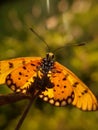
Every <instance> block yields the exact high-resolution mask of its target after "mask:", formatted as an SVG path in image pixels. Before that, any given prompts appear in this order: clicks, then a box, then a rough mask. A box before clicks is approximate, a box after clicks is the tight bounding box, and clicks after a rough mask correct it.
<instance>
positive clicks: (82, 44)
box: [53, 42, 86, 53]
mask: <svg viewBox="0 0 98 130" xmlns="http://www.w3.org/2000/svg"><path fill="white" fill-rule="evenodd" d="M85 44H86V42H81V43H78V44H77V43H71V44H70V43H68V44H66V45H65V46H62V47H59V48H57V49H55V50H54V51H53V52H54V53H55V52H56V51H58V50H60V49H62V48H65V47H68V46H69V47H70V46H84V45H85Z"/></svg>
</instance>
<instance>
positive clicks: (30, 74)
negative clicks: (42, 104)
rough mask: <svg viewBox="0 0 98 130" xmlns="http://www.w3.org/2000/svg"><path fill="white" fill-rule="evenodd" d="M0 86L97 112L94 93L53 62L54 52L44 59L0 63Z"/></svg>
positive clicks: (14, 60)
mask: <svg viewBox="0 0 98 130" xmlns="http://www.w3.org/2000/svg"><path fill="white" fill-rule="evenodd" d="M0 84H6V85H7V86H8V87H9V88H10V89H11V90H12V91H14V92H16V93H24V94H32V93H33V91H34V89H36V90H40V94H39V98H41V99H43V100H44V101H46V102H48V103H50V104H52V105H55V106H66V105H67V104H72V105H74V106H76V107H77V108H79V109H81V110H87V111H94V110H97V109H98V102H97V99H96V97H95V96H94V94H93V93H92V92H91V90H90V89H89V88H88V87H87V86H86V85H85V84H84V83H83V82H82V81H81V80H80V79H79V78H78V77H77V76H76V75H75V74H73V73H72V72H71V71H70V70H69V69H67V68H66V67H65V66H63V65H61V64H60V63H58V62H56V61H55V60H54V54H53V53H51V52H50V53H47V54H46V57H45V58H41V57H23V58H16V59H10V60H4V61H0Z"/></svg>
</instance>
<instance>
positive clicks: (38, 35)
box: [30, 28, 49, 51]
mask: <svg viewBox="0 0 98 130" xmlns="http://www.w3.org/2000/svg"><path fill="white" fill-rule="evenodd" d="M30 30H31V31H32V32H33V33H34V34H35V35H36V36H37V37H38V38H39V39H40V40H41V41H43V43H44V44H45V45H46V47H47V49H48V51H49V46H48V44H47V42H46V41H45V40H44V39H43V38H42V37H41V36H40V35H39V34H38V33H37V32H36V31H35V30H34V29H32V28H30Z"/></svg>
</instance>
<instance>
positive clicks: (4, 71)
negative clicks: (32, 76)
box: [0, 57, 40, 84]
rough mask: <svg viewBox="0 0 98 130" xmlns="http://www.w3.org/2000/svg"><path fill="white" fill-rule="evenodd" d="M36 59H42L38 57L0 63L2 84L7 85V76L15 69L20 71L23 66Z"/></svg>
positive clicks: (0, 82) (0, 81)
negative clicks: (19, 68)
mask: <svg viewBox="0 0 98 130" xmlns="http://www.w3.org/2000/svg"><path fill="white" fill-rule="evenodd" d="M35 59H40V58H38V57H33V58H32V57H23V58H16V59H10V60H4V61H0V84H4V83H5V79H6V76H7V75H8V74H9V73H10V72H12V71H13V70H14V69H16V68H17V69H18V67H20V66H21V65H24V64H26V63H28V62H31V61H33V60H35Z"/></svg>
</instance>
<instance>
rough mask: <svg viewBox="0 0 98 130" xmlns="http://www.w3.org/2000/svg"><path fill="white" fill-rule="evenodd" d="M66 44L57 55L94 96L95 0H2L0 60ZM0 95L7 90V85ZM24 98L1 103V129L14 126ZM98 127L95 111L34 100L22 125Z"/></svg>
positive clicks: (97, 83)
mask: <svg viewBox="0 0 98 130" xmlns="http://www.w3.org/2000/svg"><path fill="white" fill-rule="evenodd" d="M30 27H32V28H33V29H34V30H36V32H37V33H38V34H39V35H41V36H42V37H43V38H44V39H45V41H46V42H47V44H48V45H49V47H50V50H51V51H53V50H54V49H56V48H59V47H61V46H65V45H66V44H70V43H71V44H72V43H81V42H86V45H85V46H82V47H78V46H74V47H73V46H70V47H65V48H63V49H61V50H59V51H57V52H56V60H57V61H58V62H60V63H61V64H63V65H65V66H66V67H68V68H69V69H70V70H72V71H73V72H74V73H75V74H76V75H77V76H78V77H79V78H80V79H81V80H83V82H85V84H87V85H88V86H89V88H90V89H91V90H92V91H93V93H94V94H95V95H96V96H97V97H98V1H97V0H94V1H93V0H4V1H3V0H1V1H0V60H5V59H10V58H16V57H25V56H41V57H43V56H45V54H46V52H47V49H46V45H45V44H44V43H43V42H42V41H41V40H40V39H39V38H38V37H37V36H35V34H33V33H32V32H31V31H30V29H29V28H30ZM0 93H1V94H8V93H12V91H11V90H9V88H7V86H6V85H2V86H1V87H0ZM27 104H28V101H19V102H17V103H14V104H8V105H5V106H1V107H0V130H14V129H15V126H16V124H17V122H18V121H19V119H20V117H21V115H22V113H23V111H24V108H25V107H26V106H27ZM25 129H27V130H46V129H47V130H87V129H89V130H98V111H96V112H83V111H81V110H78V109H77V108H75V107H73V106H67V107H59V108H57V107H54V106H51V105H50V104H47V103H44V102H43V101H40V100H39V99H38V100H36V101H35V102H34V103H33V105H32V108H31V109H30V111H29V113H28V115H27V117H26V119H25V121H24V123H23V125H22V127H21V130H25Z"/></svg>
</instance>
